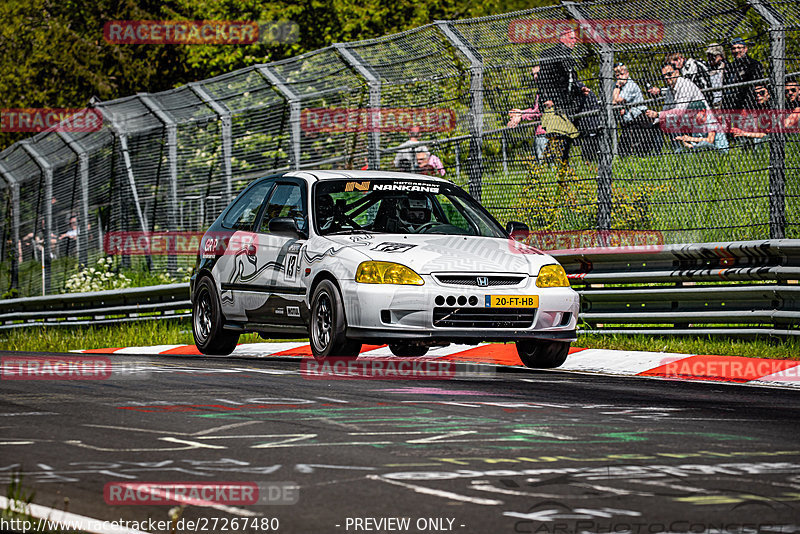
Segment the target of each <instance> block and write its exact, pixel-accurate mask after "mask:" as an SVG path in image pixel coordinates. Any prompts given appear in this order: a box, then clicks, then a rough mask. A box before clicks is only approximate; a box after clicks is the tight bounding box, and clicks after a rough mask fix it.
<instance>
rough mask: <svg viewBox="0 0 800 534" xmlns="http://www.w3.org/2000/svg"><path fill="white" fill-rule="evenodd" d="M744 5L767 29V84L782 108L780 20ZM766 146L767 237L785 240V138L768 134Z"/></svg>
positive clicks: (759, 6)
mask: <svg viewBox="0 0 800 534" xmlns="http://www.w3.org/2000/svg"><path fill="white" fill-rule="evenodd" d="M747 3H748V4H750V6H752V8H753V9H754V10H755V11H756V12H757V13H758V14H759V15H760V16H761V18H762V19H764V20H765V21H766V22H767V24H768V25H769V44H770V67H771V68H770V76H769V78H770V83H772V87H773V88H774V90H773V95H772V96H773V99H774V101H775V109H777V110H782V109H784V108H785V107H786V94H785V93H784V88H785V87H786V25H785V23H784V21H783V17H782V16H781V14H780V13H778V12H777V11H776V10H775V9H774V8H773V7H772V6H771V5H769V3H768V2H765V1H762V0H747ZM770 137H771V139H770V143H769V237H770V239H783V238H784V237H786V138H785V136H784V133H783V131H777V132H774V133H772V134H770Z"/></svg>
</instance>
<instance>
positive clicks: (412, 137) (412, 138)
mask: <svg viewBox="0 0 800 534" xmlns="http://www.w3.org/2000/svg"><path fill="white" fill-rule="evenodd" d="M418 144H419V126H412V127H411V129H410V130H409V131H408V141H405V142H404V143H402V144H401V145H400V146H398V147H397V149H398V150H397V154H395V155H394V166H395V168H396V169H398V170H401V171H406V172H410V171H412V170H413V169H414V165H415V164H416V157H415V156H414V153H415V152H416V151H417V145H418Z"/></svg>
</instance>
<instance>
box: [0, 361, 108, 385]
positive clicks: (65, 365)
mask: <svg viewBox="0 0 800 534" xmlns="http://www.w3.org/2000/svg"><path fill="white" fill-rule="evenodd" d="M111 373H112V366H111V360H110V359H109V358H106V357H99V356H95V357H82V356H64V357H60V356H52V357H42V356H3V357H2V358H0V377H1V378H2V379H3V380H108V379H109V378H110V377H111Z"/></svg>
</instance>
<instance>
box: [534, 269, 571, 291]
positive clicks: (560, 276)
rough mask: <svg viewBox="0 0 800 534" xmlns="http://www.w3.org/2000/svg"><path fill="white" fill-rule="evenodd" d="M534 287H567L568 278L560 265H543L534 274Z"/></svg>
mask: <svg viewBox="0 0 800 534" xmlns="http://www.w3.org/2000/svg"><path fill="white" fill-rule="evenodd" d="M536 287H569V280H568V279H567V273H566V272H564V268H563V267H562V266H560V265H545V266H544V267H542V268H541V269H539V274H538V275H537V276H536Z"/></svg>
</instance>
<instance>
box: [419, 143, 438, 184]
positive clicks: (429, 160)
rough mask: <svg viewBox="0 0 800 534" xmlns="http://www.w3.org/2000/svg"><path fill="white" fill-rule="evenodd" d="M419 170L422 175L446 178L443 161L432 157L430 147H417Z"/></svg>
mask: <svg viewBox="0 0 800 534" xmlns="http://www.w3.org/2000/svg"><path fill="white" fill-rule="evenodd" d="M417 169H419V171H418V172H419V173H420V174H428V175H435V174H439V175H440V176H444V165H442V160H440V159H439V158H437V157H436V156H434V155H432V154H431V152H430V150H428V147H426V146H425V145H422V146H421V147H417Z"/></svg>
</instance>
